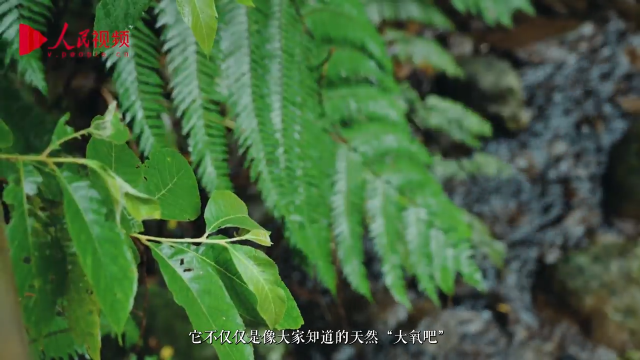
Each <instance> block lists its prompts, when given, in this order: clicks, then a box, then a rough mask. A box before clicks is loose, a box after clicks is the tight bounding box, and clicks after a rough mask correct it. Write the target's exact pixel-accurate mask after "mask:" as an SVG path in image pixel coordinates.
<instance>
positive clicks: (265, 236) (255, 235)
mask: <svg viewBox="0 0 640 360" xmlns="http://www.w3.org/2000/svg"><path fill="white" fill-rule="evenodd" d="M270 234H271V233H270V232H268V231H267V230H251V231H249V232H248V233H247V234H245V235H242V238H243V239H246V240H250V241H253V242H255V243H256V244H258V245H263V246H271V245H272V243H271V239H270V238H269V235H270Z"/></svg>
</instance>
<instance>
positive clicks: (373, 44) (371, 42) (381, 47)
mask: <svg viewBox="0 0 640 360" xmlns="http://www.w3.org/2000/svg"><path fill="white" fill-rule="evenodd" d="M319 3H320V5H317V6H309V7H308V8H307V9H306V10H305V12H304V19H305V23H306V25H307V28H308V29H309V31H311V33H312V34H313V36H314V39H316V40H317V41H319V42H321V43H325V44H331V46H332V47H345V48H353V49H356V50H360V51H362V52H364V53H365V54H367V55H369V56H370V58H371V59H373V60H374V61H376V62H377V63H378V65H379V66H380V68H381V69H382V70H384V71H391V70H392V69H393V66H392V63H391V59H389V56H388V55H387V49H386V46H385V44H384V41H383V40H382V38H381V37H380V35H379V34H378V32H377V30H376V29H375V27H373V26H371V23H370V22H369V20H368V19H367V18H366V17H364V16H362V14H363V11H364V9H363V7H362V5H361V4H357V5H355V4H352V3H351V2H350V1H346V2H345V3H344V4H334V3H332V2H330V1H326V0H325V1H320V2H319ZM323 3H324V4H329V3H330V6H324V5H322V4H323ZM359 11H360V12H359Z"/></svg>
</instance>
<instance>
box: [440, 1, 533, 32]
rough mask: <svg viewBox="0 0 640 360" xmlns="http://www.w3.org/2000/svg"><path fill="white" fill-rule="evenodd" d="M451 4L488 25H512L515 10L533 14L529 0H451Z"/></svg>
mask: <svg viewBox="0 0 640 360" xmlns="http://www.w3.org/2000/svg"><path fill="white" fill-rule="evenodd" d="M451 5H453V7H454V8H455V9H456V10H458V11H459V12H461V13H463V14H466V13H469V14H471V15H475V16H480V17H481V18H482V19H483V20H484V21H485V22H486V23H487V25H490V26H495V25H504V26H508V27H511V26H513V19H512V16H513V14H514V13H515V12H517V11H522V12H524V13H526V14H529V15H535V8H534V7H533V5H532V4H531V2H530V0H511V1H502V0H482V1H478V0H452V1H451Z"/></svg>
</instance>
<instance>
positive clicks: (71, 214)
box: [58, 169, 138, 332]
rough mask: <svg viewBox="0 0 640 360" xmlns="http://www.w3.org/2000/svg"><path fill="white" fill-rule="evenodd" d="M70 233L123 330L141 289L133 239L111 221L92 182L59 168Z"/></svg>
mask: <svg viewBox="0 0 640 360" xmlns="http://www.w3.org/2000/svg"><path fill="white" fill-rule="evenodd" d="M58 180H59V182H60V186H61V187H62V190H63V193H64V213H65V218H66V221H67V227H68V230H69V235H70V236H71V239H72V240H73V244H74V247H75V249H76V253H77V256H78V260H79V262H80V265H81V266H82V269H83V270H84V272H85V274H86V275H87V278H88V279H89V282H90V283H91V286H92V287H93V289H94V291H95V293H96V297H97V299H98V301H99V303H100V308H101V309H102V311H103V313H104V315H105V316H106V317H107V319H108V320H109V323H110V324H111V325H112V327H113V328H114V329H115V330H116V331H118V332H122V330H123V329H124V326H125V323H126V321H127V318H128V317H129V311H131V308H132V306H133V300H134V296H135V293H136V289H137V285H138V283H137V277H138V271H137V266H136V263H135V260H134V257H133V254H132V253H131V249H130V248H129V244H128V242H130V241H131V240H130V239H129V238H128V237H127V236H126V235H125V234H124V233H123V232H122V231H121V230H120V228H119V227H118V226H117V225H116V224H115V223H112V222H110V221H107V220H106V218H107V209H108V207H106V206H105V205H104V203H103V201H104V199H102V198H101V197H100V195H99V193H98V191H97V190H96V189H95V187H94V186H93V185H92V184H91V182H89V180H88V179H85V178H82V177H80V176H78V175H77V174H75V173H74V172H71V171H69V170H67V169H63V170H62V171H58Z"/></svg>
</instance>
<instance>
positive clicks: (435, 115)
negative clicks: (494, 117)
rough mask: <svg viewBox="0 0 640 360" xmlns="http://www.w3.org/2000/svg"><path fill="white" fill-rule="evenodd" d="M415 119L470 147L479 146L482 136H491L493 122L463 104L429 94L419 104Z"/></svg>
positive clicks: (424, 127)
mask: <svg viewBox="0 0 640 360" xmlns="http://www.w3.org/2000/svg"><path fill="white" fill-rule="evenodd" d="M416 110H417V113H416V117H415V121H416V123H417V124H418V126H420V127H422V128H423V129H431V130H435V131H441V132H444V133H445V134H447V135H449V136H450V137H451V138H452V139H454V140H456V141H460V142H462V143H464V144H466V145H468V146H470V147H473V148H478V147H479V146H480V145H481V141H480V139H481V138H486V137H491V135H492V134H493V128H492V126H491V123H490V122H489V121H487V120H486V119H484V118H483V117H482V116H480V115H478V114H476V113H475V112H474V111H472V110H470V109H468V108H467V107H465V106H464V105H463V104H461V103H459V102H457V101H454V100H450V99H445V98H443V97H439V96H437V95H429V96H427V98H426V99H425V100H424V103H422V104H418V106H417V108H416Z"/></svg>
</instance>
